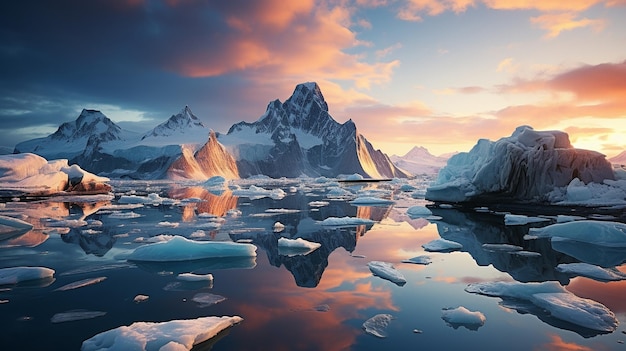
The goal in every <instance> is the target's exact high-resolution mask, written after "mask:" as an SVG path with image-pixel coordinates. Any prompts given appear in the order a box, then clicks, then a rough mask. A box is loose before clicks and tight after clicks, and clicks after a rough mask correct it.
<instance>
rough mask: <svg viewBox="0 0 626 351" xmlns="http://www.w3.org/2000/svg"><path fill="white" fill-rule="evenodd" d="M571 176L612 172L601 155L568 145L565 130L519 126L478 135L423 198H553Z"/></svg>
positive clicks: (595, 178) (589, 177)
mask: <svg viewBox="0 0 626 351" xmlns="http://www.w3.org/2000/svg"><path fill="white" fill-rule="evenodd" d="M573 179H579V180H580V181H581V182H584V183H585V184H589V183H598V184H602V183H603V182H604V181H605V180H615V174H614V172H613V167H612V166H611V163H610V162H609V161H607V160H606V157H605V156H604V155H602V154H600V153H598V152H595V151H590V150H582V149H575V148H574V147H572V145H571V144H570V141H569V136H568V135H567V133H565V132H561V131H535V130H534V129H533V128H532V127H529V126H520V127H517V128H516V129H515V131H514V132H513V134H512V135H511V136H510V137H504V138H501V139H499V140H497V141H495V142H494V141H489V140H486V139H480V140H479V141H478V143H477V144H476V145H475V146H474V147H473V148H472V149H471V150H470V151H469V152H461V153H458V154H456V155H454V156H452V157H450V159H449V160H448V163H447V164H446V166H445V167H443V168H442V169H441V170H440V171H439V174H438V176H437V180H436V181H435V183H434V184H433V185H432V186H431V187H429V188H428V189H427V190H426V199H427V200H431V201H440V202H471V201H497V200H499V199H503V198H504V199H507V200H511V201H517V202H533V203H534V202H550V203H555V202H558V201H560V198H556V197H554V196H553V195H554V194H552V195H550V193H551V192H552V191H553V190H555V189H557V188H563V187H567V186H568V185H569V184H570V183H571V182H572V180H573ZM622 200H624V199H622Z"/></svg>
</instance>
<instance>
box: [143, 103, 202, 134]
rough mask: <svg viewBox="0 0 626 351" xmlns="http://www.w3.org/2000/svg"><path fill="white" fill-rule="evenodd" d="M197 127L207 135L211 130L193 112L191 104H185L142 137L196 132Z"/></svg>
mask: <svg viewBox="0 0 626 351" xmlns="http://www.w3.org/2000/svg"><path fill="white" fill-rule="evenodd" d="M196 129H201V130H202V133H203V134H204V135H207V134H208V131H209V130H208V128H207V127H206V126H205V125H204V124H203V123H202V121H200V119H199V118H198V117H196V115H194V114H193V112H192V111H191V109H190V108H189V106H185V107H184V108H183V109H182V110H181V111H180V112H179V113H177V114H175V115H172V116H171V117H170V118H169V119H168V120H167V121H165V122H163V123H161V124H159V125H158V126H156V127H154V129H152V130H151V131H149V132H147V133H146V134H144V135H143V137H142V138H141V139H142V140H143V139H146V138H149V137H167V136H171V135H173V134H186V133H195V131H194V130H196Z"/></svg>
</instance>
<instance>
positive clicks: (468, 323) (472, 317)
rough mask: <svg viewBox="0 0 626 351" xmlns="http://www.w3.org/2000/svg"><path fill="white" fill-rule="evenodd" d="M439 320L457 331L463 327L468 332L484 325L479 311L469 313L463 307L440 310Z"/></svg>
mask: <svg viewBox="0 0 626 351" xmlns="http://www.w3.org/2000/svg"><path fill="white" fill-rule="evenodd" d="M441 319H443V320H444V321H446V323H447V324H448V325H449V326H451V327H453V328H454V329H457V328H458V327H460V326H463V327H465V328H467V329H469V330H478V328H480V327H482V326H483V325H485V321H486V320H487V318H485V315H484V314H482V313H481V312H479V311H474V312H472V311H470V310H468V309H467V308H465V307H463V306H459V307H457V308H444V309H443V310H441Z"/></svg>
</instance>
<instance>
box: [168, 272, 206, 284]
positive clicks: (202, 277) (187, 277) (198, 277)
mask: <svg viewBox="0 0 626 351" xmlns="http://www.w3.org/2000/svg"><path fill="white" fill-rule="evenodd" d="M176 279H178V280H184V281H187V282H200V281H209V282H212V281H213V274H211V273H209V274H195V273H180V274H179V275H178V276H177V277H176Z"/></svg>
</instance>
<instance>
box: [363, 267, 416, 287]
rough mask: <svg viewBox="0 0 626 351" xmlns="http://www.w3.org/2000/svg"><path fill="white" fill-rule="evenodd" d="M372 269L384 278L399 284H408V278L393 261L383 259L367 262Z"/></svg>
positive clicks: (375, 273)
mask: <svg viewBox="0 0 626 351" xmlns="http://www.w3.org/2000/svg"><path fill="white" fill-rule="evenodd" d="M367 266H368V267H369V269H370V271H371V272H372V273H373V274H374V275H376V276H378V277H381V278H383V279H387V280H389V281H391V282H394V283H396V285H398V286H403V285H404V284H406V278H404V275H402V273H400V271H398V270H397V269H396V268H395V267H394V266H393V265H392V264H391V263H389V262H382V261H371V262H369V263H368V264H367Z"/></svg>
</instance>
